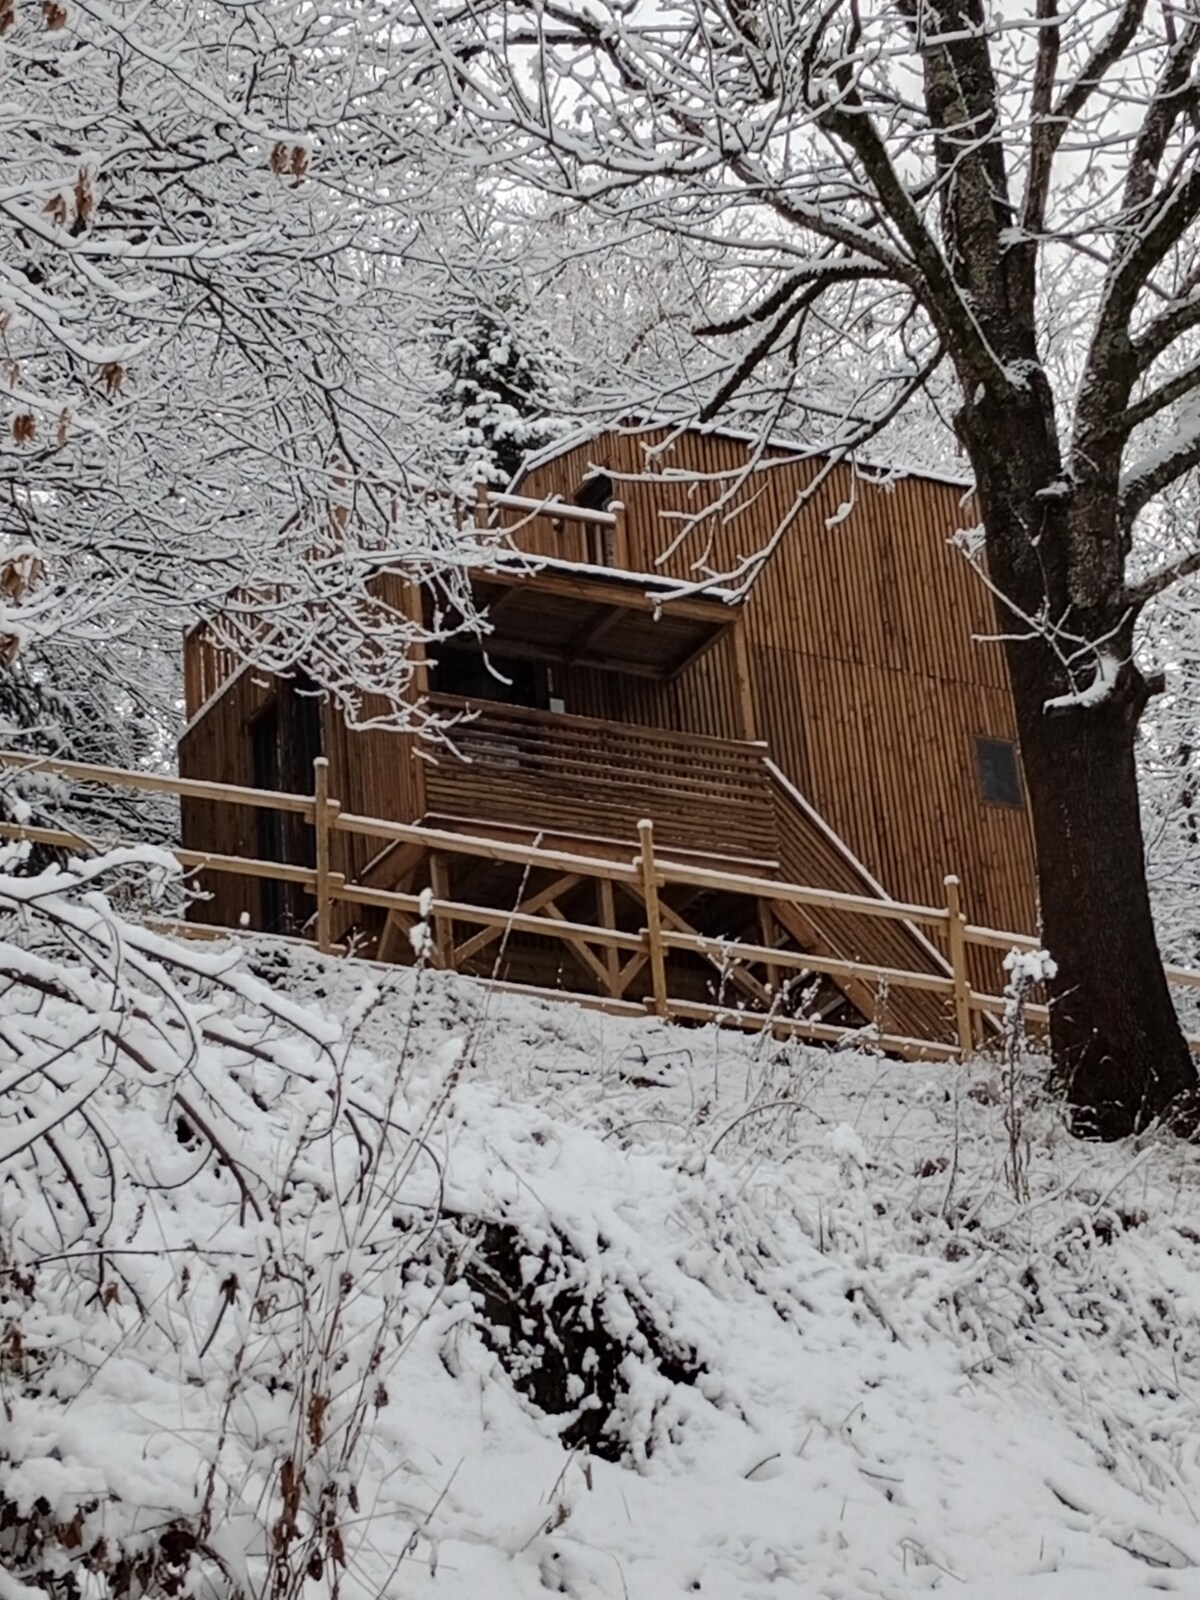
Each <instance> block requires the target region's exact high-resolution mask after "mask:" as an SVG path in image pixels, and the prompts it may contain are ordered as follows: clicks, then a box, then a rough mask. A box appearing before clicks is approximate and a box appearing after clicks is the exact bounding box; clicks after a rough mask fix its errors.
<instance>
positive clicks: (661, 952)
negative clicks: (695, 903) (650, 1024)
mask: <svg viewBox="0 0 1200 1600" xmlns="http://www.w3.org/2000/svg"><path fill="white" fill-rule="evenodd" d="M638 839H639V841H640V843H641V846H642V850H641V854H640V855H639V856H638V859H637V865H638V866H639V867H640V868H641V871H642V899H643V900H644V901H645V905H646V929H645V932H646V951H647V954H648V955H649V957H650V981H651V984H652V985H653V988H654V1009H655V1011H656V1012H657V1013H658V1015H659V1016H660V1017H667V1016H670V1006H669V1004H668V1001H667V958H666V949H665V947H664V945H663V936H662V917H661V915H660V913H659V909H658V870H657V868H656V867H655V865H654V824H653V823H652V822H650V821H649V820H643V821H642V822H639V823H638Z"/></svg>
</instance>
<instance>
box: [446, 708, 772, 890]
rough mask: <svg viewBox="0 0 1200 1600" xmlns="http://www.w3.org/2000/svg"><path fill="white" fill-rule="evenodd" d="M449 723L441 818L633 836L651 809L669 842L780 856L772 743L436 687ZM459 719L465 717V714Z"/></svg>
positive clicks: (658, 834) (658, 833) (756, 856)
mask: <svg viewBox="0 0 1200 1600" xmlns="http://www.w3.org/2000/svg"><path fill="white" fill-rule="evenodd" d="M428 705H429V709H430V710H431V711H432V712H434V713H435V714H436V716H437V718H438V719H439V720H440V721H441V722H443V723H446V724H449V727H448V730H447V733H446V741H447V742H446V744H445V745H444V746H443V747H441V748H440V749H437V750H436V751H435V753H434V754H433V756H432V758H431V759H429V760H428V761H427V762H426V763H425V767H424V771H425V805H426V810H427V812H428V813H429V814H431V815H433V816H439V817H463V818H471V817H480V818H482V817H486V818H487V820H488V822H489V823H499V824H507V825H512V826H516V827H528V826H529V824H530V821H531V819H532V820H533V821H534V822H536V824H537V825H538V826H539V827H542V828H545V829H546V830H548V831H554V832H563V833H578V832H579V831H580V826H581V821H582V822H583V823H585V824H586V830H587V832H588V833H589V834H592V835H595V836H597V837H602V838H610V839H622V838H630V837H632V836H633V834H634V833H635V832H636V830H637V825H638V823H639V822H640V821H641V820H642V819H643V818H644V817H649V818H650V819H651V820H652V821H653V823H654V828H655V838H656V840H657V841H658V844H659V846H660V847H662V846H669V847H670V848H672V849H676V850H692V851H697V852H704V853H706V854H716V855H722V856H728V857H742V858H744V859H750V860H754V861H758V862H760V863H768V862H775V861H777V860H778V857H779V852H778V848H777V835H776V828H775V817H774V810H773V807H772V802H771V791H770V787H769V784H768V779H767V773H766V769H765V767H764V765H763V755H764V746H762V745H759V744H748V743H741V742H739V741H737V740H733V739H711V738H703V737H700V736H698V735H693V734H684V733H673V732H669V731H667V730H665V729H660V728H640V727H635V726H632V725H630V724H627V723H617V722H604V721H601V720H599V719H597V718H593V717H574V716H567V715H565V714H564V715H559V714H557V713H554V712H548V711H533V710H528V709H526V708H525V707H522V706H505V705H499V704H496V703H494V702H491V701H486V702H479V703H476V704H474V705H472V704H471V703H469V702H468V701H466V700H462V699H456V698H454V697H452V696H449V695H436V694H435V695H431V696H430V697H429V701H428ZM456 719H457V720H456Z"/></svg>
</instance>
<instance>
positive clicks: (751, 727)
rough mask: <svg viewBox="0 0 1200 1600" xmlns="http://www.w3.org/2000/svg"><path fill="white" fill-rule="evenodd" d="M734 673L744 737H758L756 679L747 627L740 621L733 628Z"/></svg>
mask: <svg viewBox="0 0 1200 1600" xmlns="http://www.w3.org/2000/svg"><path fill="white" fill-rule="evenodd" d="M733 673H734V681H735V683H736V685H737V693H738V705H739V706H740V707H741V713H742V738H743V739H748V740H751V741H754V740H756V739H757V738H758V718H757V716H756V714H755V708H754V681H753V679H752V677H751V674H750V649H749V646H748V645H747V643H746V628H745V625H744V623H742V622H741V621H739V622H738V623H737V624H736V625H735V627H734V630H733Z"/></svg>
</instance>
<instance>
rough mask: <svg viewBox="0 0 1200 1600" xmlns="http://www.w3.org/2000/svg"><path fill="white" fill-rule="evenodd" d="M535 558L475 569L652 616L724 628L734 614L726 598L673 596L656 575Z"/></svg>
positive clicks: (495, 578) (539, 590) (509, 582)
mask: <svg viewBox="0 0 1200 1600" xmlns="http://www.w3.org/2000/svg"><path fill="white" fill-rule="evenodd" d="M539 559H540V558H539V557H537V556H529V557H528V565H525V564H524V563H522V564H521V565H520V566H512V567H508V566H504V567H484V566H480V567H479V568H478V569H476V570H477V571H478V575H479V579H480V581H481V582H483V583H485V584H487V585H488V586H489V587H492V586H497V585H505V586H513V585H520V586H521V587H522V588H524V589H525V591H526V593H532V594H545V595H561V596H562V598H563V599H567V600H584V601H588V600H590V601H594V602H596V603H597V604H600V605H610V606H612V605H615V606H621V607H622V608H623V609H624V610H626V611H640V612H649V613H650V614H651V615H652V616H653V615H657V614H658V613H659V612H661V613H662V614H663V615H664V616H667V617H678V618H680V619H684V620H687V621H689V622H707V623H709V624H710V625H711V626H713V627H718V628H727V627H729V626H730V625H731V624H732V623H733V622H735V621H736V620H737V618H738V615H739V611H738V608H737V606H734V605H730V604H729V603H728V602H727V601H725V600H711V599H709V600H706V599H703V598H697V597H696V596H692V595H689V596H687V597H683V596H677V595H676V594H674V593H673V592H672V588H673V586H672V585H669V584H664V583H663V582H662V580H661V579H655V578H654V577H653V576H652V575H651V574H648V573H631V572H620V571H618V570H617V568H615V567H612V568H609V569H608V573H606V574H605V575H604V576H601V575H600V574H598V573H592V572H582V573H580V572H571V571H564V570H562V568H558V569H556V568H555V567H554V565H553V563H552V562H551V561H549V560H547V561H544V562H542V564H541V565H539ZM609 574H611V575H609Z"/></svg>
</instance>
